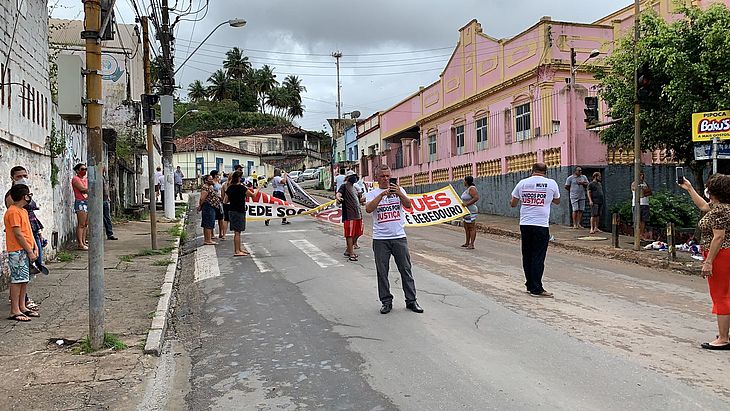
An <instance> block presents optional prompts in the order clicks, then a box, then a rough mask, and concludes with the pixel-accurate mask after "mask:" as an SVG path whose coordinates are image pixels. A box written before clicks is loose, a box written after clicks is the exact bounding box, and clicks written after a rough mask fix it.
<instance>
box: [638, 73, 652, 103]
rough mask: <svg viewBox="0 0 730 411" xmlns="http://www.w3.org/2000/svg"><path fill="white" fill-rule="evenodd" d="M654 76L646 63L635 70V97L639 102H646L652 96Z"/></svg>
mask: <svg viewBox="0 0 730 411" xmlns="http://www.w3.org/2000/svg"><path fill="white" fill-rule="evenodd" d="M653 83H654V77H653V76H652V74H651V70H649V66H648V65H647V64H643V65H642V66H641V67H639V69H638V70H637V72H636V98H637V99H638V100H639V103H646V102H649V101H651V100H653V97H654V89H653V86H654V84H653Z"/></svg>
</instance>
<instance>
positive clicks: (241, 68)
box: [223, 47, 251, 80]
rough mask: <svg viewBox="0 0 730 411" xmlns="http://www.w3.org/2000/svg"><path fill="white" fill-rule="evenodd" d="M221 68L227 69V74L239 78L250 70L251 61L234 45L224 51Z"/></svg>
mask: <svg viewBox="0 0 730 411" xmlns="http://www.w3.org/2000/svg"><path fill="white" fill-rule="evenodd" d="M223 68H224V69H226V70H228V75H229V76H231V77H232V78H234V79H237V80H241V79H243V77H244V76H245V75H246V73H248V72H249V71H250V70H251V62H250V61H248V57H246V56H244V55H243V51H242V50H241V49H239V48H238V47H234V48H232V49H230V50H228V51H227V52H226V59H225V60H224V61H223Z"/></svg>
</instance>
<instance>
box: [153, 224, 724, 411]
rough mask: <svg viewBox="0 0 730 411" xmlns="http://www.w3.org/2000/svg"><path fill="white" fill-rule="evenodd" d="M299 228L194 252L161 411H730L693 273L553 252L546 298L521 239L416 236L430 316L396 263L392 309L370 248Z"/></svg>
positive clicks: (705, 304)
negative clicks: (535, 288)
mask: <svg viewBox="0 0 730 411" xmlns="http://www.w3.org/2000/svg"><path fill="white" fill-rule="evenodd" d="M292 221H293V223H292V224H291V225H288V226H282V225H280V224H279V222H278V221H276V220H274V221H273V222H272V225H271V226H269V227H266V226H264V224H263V223H262V222H249V224H248V228H247V231H246V234H245V236H244V241H245V243H246V244H247V246H248V248H249V249H250V250H252V251H253V255H254V256H253V257H252V258H233V257H231V255H232V245H231V239H232V238H230V237H229V239H226V240H225V241H223V242H222V243H221V244H220V245H218V246H215V247H212V246H205V247H197V246H198V244H199V243H200V240H199V239H194V240H192V241H189V242H188V245H187V247H188V250H187V251H186V252H185V253H184V254H187V255H186V256H185V257H183V258H184V260H183V272H182V273H181V284H180V292H179V295H178V298H179V301H178V306H177V308H176V312H175V314H176V317H175V318H176V319H175V323H174V327H173V332H174V334H173V335H172V336H171V337H172V339H171V340H172V344H171V345H170V346H168V353H167V354H166V355H167V357H168V358H167V359H165V358H164V356H163V363H164V362H165V361H168V362H170V363H171V364H173V366H171V368H170V371H169V374H171V375H168V376H167V377H168V379H169V384H170V387H169V388H170V389H169V390H167V391H169V392H172V393H176V394H174V395H173V394H170V395H169V396H170V398H167V399H165V398H162V397H161V400H160V401H161V403H162V404H164V405H167V406H170V404H173V405H178V406H183V404H184V406H186V407H187V408H188V409H195V410H198V409H207V408H212V409H354V410H368V409H372V410H387V409H403V410H434V409H435V410H439V409H443V410H453V409H473V410H483V409H525V408H532V407H547V408H549V409H642V410H644V409H682V410H684V409H728V408H729V406H728V403H729V402H728V401H729V400H730V398H729V397H730V379H728V378H727V369H728V365H730V355H727V353H724V352H706V351H703V350H700V349H699V348H698V345H699V342H702V341H705V340H710V339H712V338H713V336H714V334H715V331H714V328H713V327H714V324H713V318H712V316H711V314H710V313H709V297H708V296H707V294H706V291H705V289H706V285H705V284H704V282H702V281H701V280H700V279H697V278H692V277H685V276H681V275H679V274H675V273H671V272H667V271H659V270H650V269H644V268H641V267H638V266H634V265H630V264H624V263H620V262H614V261H609V260H605V259H602V258H601V257H600V256H595V257H590V258H587V257H585V256H582V255H577V254H576V255H572V254H570V253H564V252H560V251H557V250H555V249H552V250H550V252H549V255H548V264H547V274H546V288H547V289H548V290H549V291H552V292H555V294H556V298H555V299H537V298H534V297H530V296H529V295H527V294H525V293H524V291H523V285H522V284H523V282H524V277H523V276H522V271H521V268H520V254H519V253H520V251H519V244H518V243H517V242H515V241H514V240H510V239H504V238H498V237H488V238H485V237H480V238H479V239H478V240H477V249H476V250H473V251H468V250H463V249H460V248H459V247H458V245H459V244H461V243H462V242H463V234H462V232H461V231H460V230H459V229H455V228H451V227H441V226H438V227H427V228H417V229H411V230H410V231H409V232H408V233H409V244H410V249H411V255H412V257H413V262H414V276H415V279H416V286H417V289H418V300H419V303H420V304H421V305H422V306H423V308H424V309H425V313H424V314H416V313H412V312H410V311H408V310H406V309H405V307H404V303H403V294H402V290H401V289H400V286H399V281H398V274H397V271H396V270H395V267H394V264H391V265H392V267H391V270H392V272H391V282H392V283H393V290H392V291H393V294H394V295H395V300H394V310H393V312H391V313H390V314H388V315H381V314H379V313H378V309H379V308H380V304H379V301H378V299H377V289H376V280H375V271H374V261H373V258H372V250H371V247H370V244H369V242H370V239H369V237H365V238H363V239H362V240H361V245H362V246H363V247H362V249H361V250H360V261H358V262H349V261H347V260H346V259H345V258H344V257H343V256H342V252H343V241H342V240H341V228H340V227H339V226H335V225H329V224H326V223H321V222H316V221H312V220H310V219H304V218H298V219H294V220H292ZM195 225H198V223H197V221H196V220H195V219H194V220H193V221H192V222H191V224H190V226H191V227H193V226H195ZM366 227H367V224H366ZM198 230H199V229H198ZM367 232H369V230H366V234H367ZM191 234H192V233H191ZM197 234H198V235H199V233H197ZM175 364H177V366H174V365H175ZM162 391H165V390H162ZM173 397H174V398H173Z"/></svg>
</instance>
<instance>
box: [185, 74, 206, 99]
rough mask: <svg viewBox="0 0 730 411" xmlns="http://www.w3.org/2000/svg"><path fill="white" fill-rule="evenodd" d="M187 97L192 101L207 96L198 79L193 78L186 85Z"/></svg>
mask: <svg viewBox="0 0 730 411" xmlns="http://www.w3.org/2000/svg"><path fill="white" fill-rule="evenodd" d="M188 98H189V99H190V101H192V102H194V103H196V102H198V101H201V100H205V99H206V98H208V92H207V90H206V89H205V86H204V85H203V83H201V82H200V80H195V81H193V82H192V83H190V85H189V86H188Z"/></svg>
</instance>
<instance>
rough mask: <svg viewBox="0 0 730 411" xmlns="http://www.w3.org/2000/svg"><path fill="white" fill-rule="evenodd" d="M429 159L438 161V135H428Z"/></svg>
mask: <svg viewBox="0 0 730 411" xmlns="http://www.w3.org/2000/svg"><path fill="white" fill-rule="evenodd" d="M428 161H436V135H435V134H434V135H431V136H428Z"/></svg>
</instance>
